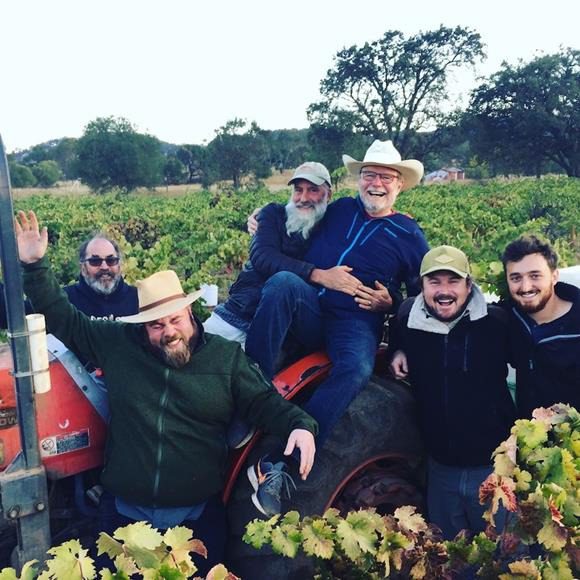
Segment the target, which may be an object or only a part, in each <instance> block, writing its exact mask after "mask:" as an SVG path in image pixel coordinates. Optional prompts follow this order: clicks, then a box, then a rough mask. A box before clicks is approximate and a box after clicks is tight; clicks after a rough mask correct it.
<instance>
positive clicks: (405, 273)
mask: <svg viewBox="0 0 580 580" xmlns="http://www.w3.org/2000/svg"><path fill="white" fill-rule="evenodd" d="M428 249H429V246H428V245H427V240H426V239H425V236H424V234H423V231H422V230H421V228H420V227H419V225H418V224H417V222H416V221H415V220H414V219H413V218H411V217H409V216H407V215H404V214H401V213H396V212H395V213H393V214H391V215H389V216H387V217H383V218H371V217H370V216H369V215H368V214H367V213H366V212H365V210H364V207H363V205H362V202H361V200H360V198H359V197H358V196H357V197H356V198H350V197H345V198H342V199H339V200H337V201H335V202H333V203H331V204H330V205H329V206H328V210H327V212H326V215H325V216H324V219H323V220H322V222H321V224H320V227H319V228H318V230H317V231H316V233H315V234H314V235H313V236H312V241H311V243H310V249H309V250H308V252H306V255H305V258H304V259H305V260H306V261H307V262H312V263H313V264H316V267H317V268H322V269H328V268H332V267H334V266H340V265H345V266H350V267H351V268H353V271H352V272H351V274H352V275H353V276H355V277H356V278H358V279H359V280H360V281H361V282H362V283H363V284H365V285H366V286H368V287H370V288H374V287H375V280H378V281H379V282H380V283H382V284H384V285H385V286H386V287H387V288H388V289H389V291H390V292H391V294H394V295H395V296H396V295H398V294H399V293H400V289H401V284H402V283H404V284H405V286H406V288H407V293H408V295H410V296H414V295H416V294H418V293H419V291H420V286H419V266H420V265H421V260H422V259H423V256H424V255H425V253H426V252H427V250H428ZM320 305H321V308H322V309H323V311H325V312H327V313H330V314H331V315H335V316H338V317H341V318H344V317H347V316H350V317H352V316H355V317H357V318H367V319H370V320H372V321H373V322H378V323H381V322H382V320H383V318H384V315H383V314H382V313H375V312H369V311H366V310H363V309H361V308H360V307H359V305H358V304H357V303H356V302H355V301H354V298H353V297H352V296H349V295H348V294H345V293H344V292H338V291H335V290H328V289H322V290H321V294H320Z"/></svg>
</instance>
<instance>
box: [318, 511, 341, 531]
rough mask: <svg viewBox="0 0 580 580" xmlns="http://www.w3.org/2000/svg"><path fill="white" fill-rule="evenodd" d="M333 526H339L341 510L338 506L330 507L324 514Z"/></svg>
mask: <svg viewBox="0 0 580 580" xmlns="http://www.w3.org/2000/svg"><path fill="white" fill-rule="evenodd" d="M322 517H323V518H324V519H325V520H326V521H327V522H328V523H329V524H330V525H331V526H335V527H336V526H337V525H338V522H339V521H340V512H339V511H338V510H337V509H336V508H329V509H327V510H326V511H325V512H324V515H323V516H322Z"/></svg>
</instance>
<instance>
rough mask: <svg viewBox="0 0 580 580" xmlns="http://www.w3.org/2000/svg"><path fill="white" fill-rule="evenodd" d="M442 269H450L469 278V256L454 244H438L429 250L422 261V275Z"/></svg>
mask: <svg viewBox="0 0 580 580" xmlns="http://www.w3.org/2000/svg"><path fill="white" fill-rule="evenodd" d="M440 270H449V271H450V272H454V273H455V274H458V275H459V276H461V277H462V278H467V276H469V272H470V270H469V261H468V259H467V256H466V255H465V254H464V253H463V252H462V251H461V250H458V249H457V248H454V247H453V246H437V247H436V248H433V249H432V250H429V251H428V252H427V253H426V254H425V256H423V261H422V262H421V271H420V274H421V276H426V275H427V274H431V273H432V272H438V271H440Z"/></svg>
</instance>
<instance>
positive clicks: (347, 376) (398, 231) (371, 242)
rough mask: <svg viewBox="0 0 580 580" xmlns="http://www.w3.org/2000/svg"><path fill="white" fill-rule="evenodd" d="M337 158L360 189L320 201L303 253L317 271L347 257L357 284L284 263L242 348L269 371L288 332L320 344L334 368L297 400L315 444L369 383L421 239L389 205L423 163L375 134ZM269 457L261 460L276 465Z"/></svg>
mask: <svg viewBox="0 0 580 580" xmlns="http://www.w3.org/2000/svg"><path fill="white" fill-rule="evenodd" d="M343 162H344V164H345V166H346V168H347V169H348V170H349V171H350V172H351V174H353V175H356V176H357V178H358V188H359V195H358V196H357V197H356V198H350V197H345V198H342V199H339V200H337V201H335V202H333V203H331V204H330V205H329V206H328V209H327V211H326V214H325V217H324V219H323V220H321V222H320V226H319V228H318V230H317V231H316V232H315V233H314V235H313V236H312V241H311V244H310V247H309V250H308V251H307V252H306V255H305V256H304V260H305V261H306V262H309V263H311V264H314V266H315V268H316V269H318V270H321V271H325V270H328V269H331V268H334V267H337V266H338V267H340V266H346V267H348V269H349V273H350V274H351V275H352V276H353V277H354V278H356V279H357V280H358V281H359V282H360V285H359V286H358V287H356V288H354V289H351V290H350V291H345V290H335V289H331V288H327V287H326V288H325V287H324V285H322V284H320V283H319V282H318V281H317V280H316V279H315V278H314V277H312V276H311V278H310V283H308V282H306V281H304V280H302V279H300V278H299V277H298V276H294V275H293V274H292V273H290V272H280V273H277V274H275V275H274V276H272V277H271V278H270V279H269V281H268V284H267V285H266V287H265V288H264V290H263V291H262V297H261V300H260V305H259V306H258V309H257V311H256V314H255V316H254V318H253V320H252V323H251V326H250V328H249V331H248V335H247V338H246V352H247V353H248V354H249V355H250V356H251V357H252V358H254V359H255V360H256V362H258V363H259V364H260V366H261V368H262V370H263V371H264V372H265V374H266V375H268V376H271V375H272V369H273V368H274V363H275V361H276V359H277V358H278V356H279V353H280V350H281V348H282V345H283V343H284V341H285V339H286V337H287V336H288V335H289V334H292V335H293V336H296V337H306V338H307V339H308V342H309V343H310V344H312V343H313V342H315V341H316V342H318V344H319V346H320V347H323V348H325V349H326V351H327V353H328V356H329V357H330V359H331V361H332V370H331V372H330V375H329V377H328V379H326V380H325V381H324V382H323V383H322V384H321V385H320V386H319V387H318V388H317V389H316V391H315V392H314V394H313V396H312V397H311V398H310V400H309V401H308V402H307V403H306V405H305V406H304V410H305V411H306V412H307V413H309V414H310V415H311V416H313V417H314V418H315V419H316V420H317V421H318V423H319V435H318V437H317V446H318V447H319V448H320V447H322V445H323V443H324V441H325V439H326V438H327V437H328V435H329V434H330V432H331V431H332V428H333V427H334V426H335V425H336V423H337V422H338V421H339V419H340V418H341V417H342V415H343V414H344V412H345V411H346V409H347V407H348V406H349V404H350V403H351V401H352V400H353V399H354V398H355V397H356V396H357V394H358V393H359V392H360V391H361V389H362V388H363V387H364V386H365V385H366V384H367V382H368V380H369V378H370V376H371V373H372V370H373V367H374V359H375V354H376V349H377V346H378V344H379V341H380V339H381V336H382V331H383V325H384V320H385V314H386V313H387V312H389V311H390V310H392V309H393V299H395V302H398V301H400V291H401V286H402V285H403V284H404V285H405V287H406V290H407V294H408V295H416V294H418V293H419V291H420V283H419V266H420V264H421V260H422V258H423V256H424V254H425V253H426V252H427V250H428V249H429V248H428V244H427V241H426V239H425V236H424V234H423V231H422V230H421V228H420V227H419V225H418V224H417V222H415V220H413V219H412V218H411V217H409V216H407V215H405V214H401V213H398V212H396V211H395V210H394V205H395V202H396V200H397V197H398V195H399V194H400V193H401V192H402V191H405V190H408V189H411V188H412V187H414V186H415V185H417V184H418V183H419V182H420V181H421V178H422V176H423V164H422V163H420V162H419V161H417V160H415V159H409V160H405V161H403V160H402V159H401V156H400V154H399V152H398V151H397V150H396V149H395V147H394V146H393V144H392V142H391V141H378V140H377V141H375V142H374V143H373V144H372V145H371V146H370V148H369V149H368V151H367V152H366V154H365V157H364V160H363V161H356V160H355V159H353V158H352V157H349V156H348V155H344V156H343ZM270 287H271V288H273V289H274V290H275V291H272V292H270V291H269V288H270ZM395 306H396V304H395ZM306 338H305V340H306ZM277 459H278V458H277V457H271V458H270V459H269V460H268V461H269V462H271V463H273V464H275V465H279V464H280V463H281V462H277ZM280 459H281V458H280ZM263 463H264V462H263V461H261V462H260V463H258V464H257V465H255V466H253V468H252V469H253V471H251V472H250V471H249V472H248V476H249V478H250V481H251V482H252V485H253V486H254V488H255V490H256V494H257V496H258V498H260V499H261V498H262V497H264V496H267V493H266V491H267V490H266V489H265V488H264V490H262V485H261V482H262V481H264V484H265V485H267V479H266V478H264V477H263V475H264V472H265V471H267V468H266V469H265V468H264V467H263ZM268 499H269V498H267V497H265V498H264V502H263V503H270V502H269V501H268Z"/></svg>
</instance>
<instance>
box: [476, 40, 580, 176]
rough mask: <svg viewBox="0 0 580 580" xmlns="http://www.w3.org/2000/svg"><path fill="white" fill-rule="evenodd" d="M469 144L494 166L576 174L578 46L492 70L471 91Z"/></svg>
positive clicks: (579, 153)
mask: <svg viewBox="0 0 580 580" xmlns="http://www.w3.org/2000/svg"><path fill="white" fill-rule="evenodd" d="M469 113H470V115H469V117H468V122H469V123H470V125H471V129H472V131H471V141H472V147H473V148H474V149H475V151H476V152H477V153H478V155H479V156H480V157H482V158H484V159H487V160H489V161H490V162H491V163H493V164H495V165H496V166H497V167H499V168H500V169H503V168H504V167H506V166H508V167H512V168H517V169H520V170H521V171H523V172H529V171H526V169H529V168H530V166H531V167H532V168H533V172H535V173H536V174H538V175H539V174H540V173H542V170H543V168H544V165H545V163H546V162H547V161H550V162H553V163H555V164H556V165H558V166H560V167H561V168H562V169H563V170H564V171H565V172H566V174H567V175H568V176H570V177H580V51H578V50H572V49H571V48H568V49H565V50H564V49H563V50H561V51H560V52H558V53H556V54H552V55H544V56H540V57H538V58H535V59H533V60H532V61H530V62H529V63H523V62H521V61H520V63H519V64H518V65H517V66H510V65H508V64H506V63H503V65H502V69H501V70H500V71H498V72H497V73H495V74H494V75H492V76H491V77H490V78H489V79H488V80H487V81H486V82H485V83H483V84H482V85H480V86H479V87H478V88H477V89H476V90H475V91H474V93H473V97H472V100H471V104H470V110H469Z"/></svg>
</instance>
